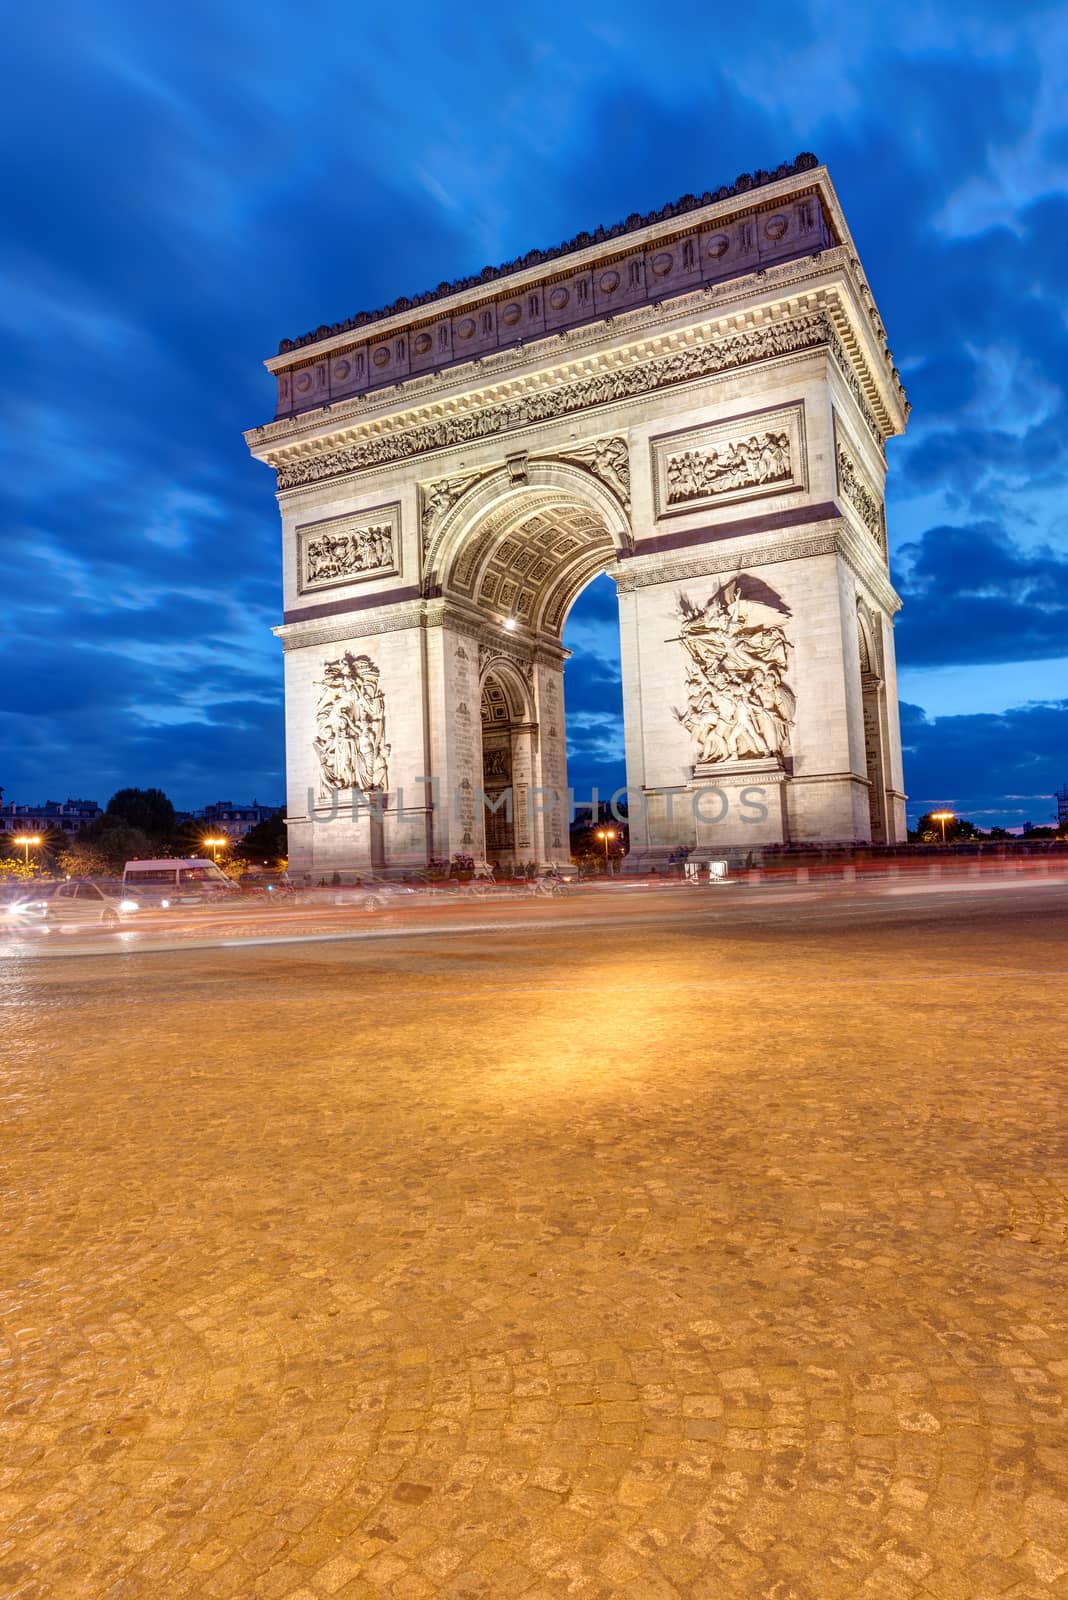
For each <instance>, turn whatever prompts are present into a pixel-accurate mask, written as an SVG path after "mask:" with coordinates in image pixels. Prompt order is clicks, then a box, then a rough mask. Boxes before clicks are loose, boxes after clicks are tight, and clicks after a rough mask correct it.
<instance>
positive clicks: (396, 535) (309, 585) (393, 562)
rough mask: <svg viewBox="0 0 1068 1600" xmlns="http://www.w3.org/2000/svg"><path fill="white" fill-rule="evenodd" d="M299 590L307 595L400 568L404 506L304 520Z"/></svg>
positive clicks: (299, 539) (300, 536) (299, 540)
mask: <svg viewBox="0 0 1068 1600" xmlns="http://www.w3.org/2000/svg"><path fill="white" fill-rule="evenodd" d="M296 533H297V541H296V542H297V590H298V593H300V594H309V593H311V592H312V591H313V590H316V589H332V588H335V587H336V586H337V585H338V584H343V583H362V582H364V581H365V580H366V579H368V578H385V577H389V576H391V575H392V574H394V573H396V572H397V571H398V562H397V552H398V551H399V549H400V506H399V505H396V504H395V505H388V506H375V507H374V508H373V509H372V510H370V511H358V512H355V513H354V514H353V515H351V516H344V517H327V518H325V519H324V520H323V521H321V522H305V523H302V524H301V525H300V526H298V528H297V530H296Z"/></svg>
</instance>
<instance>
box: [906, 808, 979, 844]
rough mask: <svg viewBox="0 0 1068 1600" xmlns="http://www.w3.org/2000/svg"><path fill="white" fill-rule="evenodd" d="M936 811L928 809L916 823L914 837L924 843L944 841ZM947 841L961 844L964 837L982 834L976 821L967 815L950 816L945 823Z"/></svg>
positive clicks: (970, 837)
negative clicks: (971, 820)
mask: <svg viewBox="0 0 1068 1600" xmlns="http://www.w3.org/2000/svg"><path fill="white" fill-rule="evenodd" d="M935 818H936V813H935V812H933V811H927V812H925V813H924V815H923V816H922V817H921V818H920V820H919V821H918V822H917V824H916V829H915V835H914V837H915V838H917V839H919V840H920V841H921V842H922V843H923V844H941V843H942V823H941V821H940V820H939V821H936V820H935ZM945 829H946V835H945V837H946V843H947V844H959V843H961V841H962V840H964V839H981V838H982V834H981V833H980V831H979V829H978V828H977V827H976V826H975V823H974V822H969V821H968V820H967V819H966V818H965V817H948V818H947V819H946V823H945Z"/></svg>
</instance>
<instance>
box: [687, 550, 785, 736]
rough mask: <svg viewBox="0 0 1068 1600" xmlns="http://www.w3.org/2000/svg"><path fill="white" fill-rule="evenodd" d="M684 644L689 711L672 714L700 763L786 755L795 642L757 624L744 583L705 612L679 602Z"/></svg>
mask: <svg viewBox="0 0 1068 1600" xmlns="http://www.w3.org/2000/svg"><path fill="white" fill-rule="evenodd" d="M679 610H680V612H681V615H682V618H683V622H682V631H681V633H680V636H679V637H680V640H681V643H682V644H683V646H684V648H685V650H686V653H687V655H688V657H689V663H688V666H687V669H686V699H687V704H686V709H685V710H684V711H680V710H679V709H678V708H677V707H675V708H673V709H674V711H675V716H676V717H677V718H678V720H679V722H681V723H682V725H683V727H684V728H685V729H686V731H687V732H688V733H689V735H690V737H691V738H692V740H693V742H694V747H695V750H696V752H697V760H698V762H701V763H704V762H716V761H746V760H754V759H758V758H760V757H766V756H781V755H783V754H784V753H785V752H786V750H787V749H788V747H789V739H790V727H791V724H792V722H793V719H794V712H795V709H796V703H795V700H794V695H793V692H792V690H791V689H790V687H789V685H788V684H787V683H786V682H785V676H784V675H785V672H786V667H787V655H788V652H789V648H790V647H789V642H788V640H787V638H786V631H785V629H784V628H783V627H782V626H781V624H779V623H767V622H759V621H753V620H752V615H751V611H750V608H749V607H748V606H747V604H746V603H745V601H744V600H743V599H742V596H741V593H740V590H739V587H738V584H737V583H736V582H735V583H733V584H729V585H726V586H725V587H724V588H722V589H720V590H719V591H718V592H717V593H716V594H714V595H713V596H712V598H711V599H710V600H709V601H708V603H707V605H705V606H704V607H701V606H697V607H694V606H691V605H690V603H689V601H688V600H686V599H685V597H680V600H679Z"/></svg>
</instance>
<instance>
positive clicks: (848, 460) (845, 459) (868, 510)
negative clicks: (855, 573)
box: [834, 411, 887, 560]
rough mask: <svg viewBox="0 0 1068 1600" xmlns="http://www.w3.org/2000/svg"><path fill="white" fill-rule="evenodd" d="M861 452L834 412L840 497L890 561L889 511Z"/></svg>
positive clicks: (884, 556) (835, 459)
mask: <svg viewBox="0 0 1068 1600" xmlns="http://www.w3.org/2000/svg"><path fill="white" fill-rule="evenodd" d="M861 460H862V457H861V453H860V451H859V450H858V449H857V447H856V445H855V444H854V443H853V441H852V439H850V437H849V433H848V430H847V429H846V428H844V427H843V426H842V423H841V420H840V418H839V416H838V412H837V411H835V413H834V465H835V474H836V482H837V486H838V498H839V499H840V500H844V501H845V502H846V504H847V505H850V506H852V507H853V510H854V511H855V512H856V514H857V516H858V517H859V518H860V520H861V522H862V523H863V524H864V526H865V527H866V528H867V530H868V532H869V533H870V534H871V536H872V538H873V539H874V540H875V542H876V544H877V545H878V546H879V549H880V550H881V551H882V554H883V558H884V560H885V559H886V553H887V544H886V508H885V506H884V504H883V497H882V494H881V493H880V491H879V490H878V489H877V488H876V486H875V484H874V483H873V482H872V480H871V478H870V476H869V475H868V473H867V472H866V471H865V470H864V468H863V467H862V466H861V464H860V463H861Z"/></svg>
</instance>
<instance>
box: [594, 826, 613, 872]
mask: <svg viewBox="0 0 1068 1600" xmlns="http://www.w3.org/2000/svg"><path fill="white" fill-rule="evenodd" d="M615 836H616V830H615V829H614V828H598V829H597V837H598V839H603V840H604V870H605V871H606V872H607V871H608V842H609V840H610V839H614V838H615Z"/></svg>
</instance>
